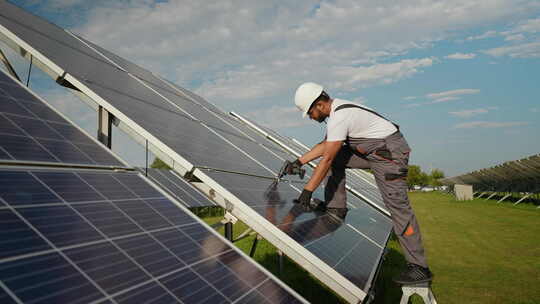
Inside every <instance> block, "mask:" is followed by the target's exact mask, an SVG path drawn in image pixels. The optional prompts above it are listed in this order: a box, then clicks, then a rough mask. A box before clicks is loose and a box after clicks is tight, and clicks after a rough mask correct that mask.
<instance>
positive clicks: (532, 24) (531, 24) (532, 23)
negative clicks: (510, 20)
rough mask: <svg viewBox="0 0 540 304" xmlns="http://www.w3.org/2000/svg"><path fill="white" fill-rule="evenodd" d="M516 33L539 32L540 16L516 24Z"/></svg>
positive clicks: (514, 30)
mask: <svg viewBox="0 0 540 304" xmlns="http://www.w3.org/2000/svg"><path fill="white" fill-rule="evenodd" d="M512 32H514V33H538V32H540V18H536V19H529V20H526V21H524V22H522V23H521V24H520V25H518V26H516V27H515V28H514V29H513V30H512Z"/></svg>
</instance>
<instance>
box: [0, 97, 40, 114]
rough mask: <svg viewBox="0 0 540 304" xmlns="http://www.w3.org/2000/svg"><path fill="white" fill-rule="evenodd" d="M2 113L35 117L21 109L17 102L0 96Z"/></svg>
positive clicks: (0, 110)
mask: <svg viewBox="0 0 540 304" xmlns="http://www.w3.org/2000/svg"><path fill="white" fill-rule="evenodd" d="M0 112H4V113H8V114H15V115H22V116H30V117H32V116H33V115H32V114H30V112H28V111H27V110H25V109H24V108H23V107H21V106H20V105H19V104H18V103H17V102H16V101H15V100H13V99H12V98H8V97H6V96H0Z"/></svg>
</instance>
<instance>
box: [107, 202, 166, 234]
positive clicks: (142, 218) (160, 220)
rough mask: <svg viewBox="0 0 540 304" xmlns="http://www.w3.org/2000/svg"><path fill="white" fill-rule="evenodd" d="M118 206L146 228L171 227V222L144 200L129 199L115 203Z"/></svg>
mask: <svg viewBox="0 0 540 304" xmlns="http://www.w3.org/2000/svg"><path fill="white" fill-rule="evenodd" d="M114 204H115V206H116V207H118V208H120V209H122V211H124V212H125V213H126V214H127V215H128V216H129V217H130V218H132V219H133V220H134V221H135V223H137V224H138V225H139V226H141V227H142V228H143V229H145V230H153V229H159V228H165V227H170V226H171V224H170V223H169V222H167V220H165V218H164V217H162V216H161V215H159V214H158V213H157V212H156V211H155V210H154V209H152V208H151V207H150V206H148V204H146V203H145V202H144V201H143V200H127V201H121V202H115V203H114Z"/></svg>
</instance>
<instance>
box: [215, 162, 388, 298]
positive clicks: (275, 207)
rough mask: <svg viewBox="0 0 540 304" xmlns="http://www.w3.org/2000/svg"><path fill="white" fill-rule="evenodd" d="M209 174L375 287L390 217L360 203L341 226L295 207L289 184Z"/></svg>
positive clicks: (352, 275) (309, 247) (324, 215)
mask: <svg viewBox="0 0 540 304" xmlns="http://www.w3.org/2000/svg"><path fill="white" fill-rule="evenodd" d="M207 174H208V175H209V176H210V177H212V178H213V179H214V180H215V181H217V182H218V183H219V184H220V185H222V186H224V187H225V188H226V189H228V190H229V191H231V192H232V193H233V194H234V195H235V196H236V197H238V198H239V199H240V200H242V201H243V202H245V203H246V204H247V205H248V206H250V207H251V208H252V209H254V210H255V211H256V212H257V213H259V214H260V215H261V216H262V217H264V218H265V219H266V220H267V221H269V222H270V223H272V224H274V225H275V226H277V227H279V228H280V229H281V230H282V231H283V232H285V233H287V234H288V235H289V236H291V237H292V238H293V239H295V240H296V241H297V242H298V243H300V244H301V245H302V246H304V247H305V248H306V249H307V250H309V251H310V252H312V253H313V254H315V255H316V256H317V257H319V258H320V259H321V260H322V261H324V262H325V263H327V264H328V265H330V266H331V267H332V268H334V269H336V270H337V271H338V272H339V273H341V274H342V275H343V276H345V277H346V278H348V279H349V280H351V281H352V282H353V283H355V284H356V285H357V286H359V287H360V288H361V289H364V290H367V289H368V288H369V287H370V279H371V278H372V276H373V274H374V272H375V271H376V269H377V266H378V261H379V259H380V257H381V255H382V253H383V250H384V247H385V246H386V241H387V239H388V236H389V231H390V230H391V229H392V223H391V221H390V219H389V218H388V217H387V216H385V215H383V214H381V213H380V212H378V211H376V210H374V209H373V208H372V207H371V206H369V205H368V204H367V203H364V202H361V201H360V202H361V204H362V205H359V206H358V207H357V208H356V209H351V210H350V211H349V213H348V214H347V216H346V218H345V221H344V222H341V221H338V220H335V219H334V218H332V217H331V216H329V215H328V214H327V213H320V212H304V211H303V210H302V208H301V207H299V206H298V205H297V204H295V203H293V200H294V199H296V198H297V197H298V195H299V192H298V190H296V189H293V188H292V187H291V186H290V184H289V183H286V182H281V183H278V184H276V183H274V182H273V181H272V180H270V179H264V178H254V177H250V176H245V175H238V174H230V173H223V172H207ZM245 185H249V186H245Z"/></svg>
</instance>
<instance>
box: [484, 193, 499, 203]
mask: <svg viewBox="0 0 540 304" xmlns="http://www.w3.org/2000/svg"><path fill="white" fill-rule="evenodd" d="M495 194H497V192H493V193H491V194H490V195H489V196H488V197H487V198H486V201H487V200H489V199H490V198H492V197H493V196H495Z"/></svg>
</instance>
